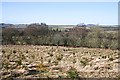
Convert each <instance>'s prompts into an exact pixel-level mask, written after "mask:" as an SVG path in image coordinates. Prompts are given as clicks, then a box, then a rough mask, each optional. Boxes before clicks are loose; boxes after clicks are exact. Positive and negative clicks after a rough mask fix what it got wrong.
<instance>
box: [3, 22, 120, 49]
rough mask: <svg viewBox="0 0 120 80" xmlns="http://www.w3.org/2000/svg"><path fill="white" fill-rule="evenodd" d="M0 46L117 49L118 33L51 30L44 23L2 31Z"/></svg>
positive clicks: (96, 29)
mask: <svg viewBox="0 0 120 80" xmlns="http://www.w3.org/2000/svg"><path fill="white" fill-rule="evenodd" d="M2 38H3V39H2V44H17V45H18V44H19V45H20V44H24V45H27V44H29V45H31V44H33V45H55V46H72V47H90V48H111V49H118V43H117V42H118V33H117V32H106V31H104V30H103V29H102V28H100V27H97V26H96V27H92V28H91V29H86V28H85V27H78V26H76V27H73V28H69V29H67V30H66V29H65V30H62V31H61V30H59V29H58V28H57V29H52V28H50V27H49V26H48V25H46V24H45V23H41V24H38V23H34V24H30V25H27V27H26V28H14V27H7V28H3V29H2Z"/></svg>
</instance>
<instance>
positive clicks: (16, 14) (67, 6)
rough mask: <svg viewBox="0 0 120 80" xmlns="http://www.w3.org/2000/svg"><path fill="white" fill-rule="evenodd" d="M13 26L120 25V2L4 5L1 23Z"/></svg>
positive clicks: (12, 3)
mask: <svg viewBox="0 0 120 80" xmlns="http://www.w3.org/2000/svg"><path fill="white" fill-rule="evenodd" d="M1 22H5V23H12V24H26V23H27V24H29V23H41V22H44V23H46V24H49V25H50V24H51V25H52V24H58V25H65V24H66V25H76V24H79V23H85V24H101V25H116V24H118V3H117V2H2V21H1Z"/></svg>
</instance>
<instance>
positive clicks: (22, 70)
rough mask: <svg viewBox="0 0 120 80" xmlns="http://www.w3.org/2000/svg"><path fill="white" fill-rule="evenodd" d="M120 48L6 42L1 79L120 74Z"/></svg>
mask: <svg viewBox="0 0 120 80" xmlns="http://www.w3.org/2000/svg"><path fill="white" fill-rule="evenodd" d="M118 62H119V61H118V50H110V49H99V48H82V47H80V48H72V47H61V46H34V45H3V46H2V66H3V68H2V70H1V71H0V74H2V76H1V79H2V80H3V79H9V78H11V77H13V78H38V77H39V78H48V77H49V78H73V77H81V78H84V77H86V78H94V77H97V78H98V77H108V78H116V77H118Z"/></svg>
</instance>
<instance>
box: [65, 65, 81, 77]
mask: <svg viewBox="0 0 120 80" xmlns="http://www.w3.org/2000/svg"><path fill="white" fill-rule="evenodd" d="M67 75H68V77H69V78H79V74H78V72H77V70H76V69H75V68H73V67H71V68H70V69H69V70H68V71H67Z"/></svg>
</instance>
